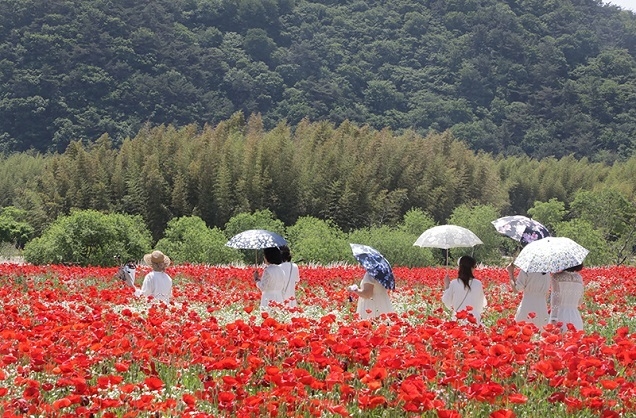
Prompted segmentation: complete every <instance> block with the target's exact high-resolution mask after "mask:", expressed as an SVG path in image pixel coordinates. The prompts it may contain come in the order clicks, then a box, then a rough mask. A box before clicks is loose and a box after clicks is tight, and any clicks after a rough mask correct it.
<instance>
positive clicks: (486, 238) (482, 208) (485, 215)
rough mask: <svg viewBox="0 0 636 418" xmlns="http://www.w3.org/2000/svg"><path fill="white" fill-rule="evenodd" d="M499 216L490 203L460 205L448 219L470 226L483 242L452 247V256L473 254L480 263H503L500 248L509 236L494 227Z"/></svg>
mask: <svg viewBox="0 0 636 418" xmlns="http://www.w3.org/2000/svg"><path fill="white" fill-rule="evenodd" d="M498 217H499V213H498V212H497V209H495V208H494V207H492V206H489V205H478V206H473V207H470V206H467V205H462V206H458V207H457V208H456V209H455V210H454V211H453V214H452V215H451V217H450V218H449V219H448V223H449V224H451V225H459V226H463V227H464V228H468V229H469V230H471V231H472V232H473V233H474V234H475V235H477V236H478V237H479V239H480V240H481V241H482V242H483V244H479V245H476V246H475V247H473V248H454V249H451V255H452V257H453V258H457V257H460V256H462V255H465V254H468V255H471V254H472V255H473V256H474V257H475V258H476V259H477V261H478V262H480V263H485V264H495V265H496V264H499V263H501V261H502V258H501V255H502V254H501V250H500V248H501V247H502V246H503V240H504V239H509V238H505V237H503V236H502V235H501V234H499V233H498V232H497V231H496V230H495V228H493V226H492V223H491V222H492V221H494V220H495V219H497V218H498Z"/></svg>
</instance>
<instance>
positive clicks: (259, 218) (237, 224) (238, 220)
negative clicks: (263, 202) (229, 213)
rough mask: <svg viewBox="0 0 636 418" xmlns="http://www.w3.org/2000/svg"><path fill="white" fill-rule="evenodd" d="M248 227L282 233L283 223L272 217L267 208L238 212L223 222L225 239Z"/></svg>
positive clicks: (283, 229)
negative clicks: (250, 211)
mask: <svg viewBox="0 0 636 418" xmlns="http://www.w3.org/2000/svg"><path fill="white" fill-rule="evenodd" d="M248 229H266V230H268V231H271V232H276V233H277V234H279V235H283V234H284V231H285V225H284V224H283V223H282V222H281V221H280V220H278V219H276V218H275V217H274V214H273V213H272V212H271V211H270V210H269V209H264V210H257V211H254V212H252V213H239V214H238V215H234V216H233V217H232V218H230V220H229V221H227V223H226V224H225V228H224V232H225V236H226V238H227V239H230V238H232V237H233V236H234V235H236V234H239V233H241V232H243V231H247V230H248Z"/></svg>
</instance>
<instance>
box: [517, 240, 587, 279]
mask: <svg viewBox="0 0 636 418" xmlns="http://www.w3.org/2000/svg"><path fill="white" fill-rule="evenodd" d="M588 253H589V251H588V250H587V249H586V248H584V247H583V246H581V245H579V244H578V243H576V242H575V241H573V240H571V239H570V238H565V237H547V238H543V239H540V240H537V241H533V242H531V243H529V244H528V245H526V246H525V247H523V250H521V252H520V253H519V255H518V256H517V258H516V259H515V261H514V264H515V265H516V266H517V267H519V268H520V269H521V270H523V271H525V272H527V273H556V272H559V271H563V270H565V269H567V268H570V267H574V266H578V265H579V264H583V260H585V257H586V256H587V254H588Z"/></svg>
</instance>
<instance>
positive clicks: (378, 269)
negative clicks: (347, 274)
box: [349, 244, 395, 290]
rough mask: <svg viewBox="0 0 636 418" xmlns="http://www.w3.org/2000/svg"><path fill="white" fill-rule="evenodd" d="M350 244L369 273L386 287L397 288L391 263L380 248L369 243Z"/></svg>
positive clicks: (356, 256)
mask: <svg viewBox="0 0 636 418" xmlns="http://www.w3.org/2000/svg"><path fill="white" fill-rule="evenodd" d="M349 245H351V251H353V256H354V257H355V258H356V260H358V261H359V262H360V264H362V267H364V269H365V270H366V271H367V273H369V274H370V275H371V276H373V277H374V278H375V279H376V280H377V281H378V282H380V284H382V286H384V287H385V288H386V289H389V290H395V276H394V275H393V270H392V269H391V265H390V264H389V262H388V261H387V259H386V258H384V256H383V255H382V254H380V252H378V250H376V249H375V248H372V247H369V246H368V245H362V244H349Z"/></svg>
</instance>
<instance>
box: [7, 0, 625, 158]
mask: <svg viewBox="0 0 636 418" xmlns="http://www.w3.org/2000/svg"><path fill="white" fill-rule="evenodd" d="M635 57H636V16H635V15H634V14H632V13H630V12H626V11H621V10H620V9H618V8H617V7H614V6H603V5H602V2H601V1H600V0H561V1H544V0H480V1H478V0H388V1H386V0H383V1H374V0H368V1H362V0H355V1H329V0H325V1H314V2H312V1H305V0H296V1H295V2H294V0H169V1H168V0H153V1H148V0H136V1H129V0H110V1H109V0H81V1H80V0H0V145H1V148H2V149H3V150H4V151H23V150H26V149H29V148H35V149H37V150H41V151H44V150H54V151H62V150H64V149H65V148H66V146H67V145H68V143H69V142H70V141H72V140H75V139H81V140H84V141H94V140H95V139H97V138H98V137H99V136H100V135H101V134H103V133H108V134H109V135H110V136H111V137H112V138H114V139H115V141H116V142H119V141H121V140H123V138H125V137H128V136H134V135H135V134H136V133H137V132H138V131H139V130H140V128H141V127H142V126H143V125H144V124H146V123H150V124H151V125H159V124H174V125H177V126H183V125H186V124H190V123H197V124H199V126H202V125H203V124H206V123H208V124H216V123H217V122H219V121H221V120H226V119H227V118H229V117H230V116H231V115H232V114H233V113H234V112H236V111H243V112H244V113H246V114H251V113H261V114H262V116H263V121H264V123H265V126H266V128H271V127H273V126H274V125H276V124H277V123H278V122H279V121H281V120H286V121H287V122H288V123H290V124H292V125H295V124H296V123H297V122H299V121H300V120H301V119H302V118H305V117H307V118H309V119H310V120H329V121H332V122H334V123H340V122H342V121H344V120H347V119H348V120H351V121H353V122H355V123H357V124H369V125H371V126H373V127H375V128H382V127H390V128H392V129H393V130H396V131H400V130H403V129H414V130H416V131H418V132H420V133H426V132H428V131H429V130H436V131H444V130H447V129H451V130H452V131H453V133H454V134H455V135H456V136H457V137H459V138H462V139H464V140H466V141H467V143H468V144H469V145H470V146H471V147H472V148H473V149H479V150H485V151H488V152H493V153H505V154H508V155H510V154H527V155H530V156H533V157H544V156H548V155H554V156H557V157H560V156H563V155H568V154H574V155H576V156H588V157H591V158H592V159H595V160H607V161H611V160H613V159H615V158H621V157H625V156H629V155H632V154H633V153H634V149H636V59H635Z"/></svg>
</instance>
